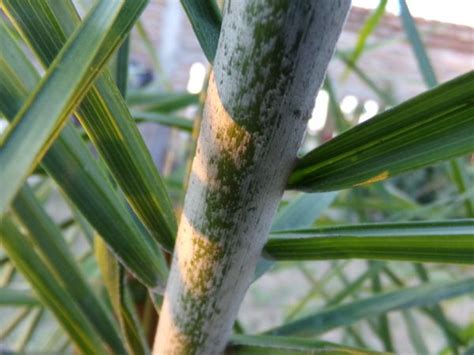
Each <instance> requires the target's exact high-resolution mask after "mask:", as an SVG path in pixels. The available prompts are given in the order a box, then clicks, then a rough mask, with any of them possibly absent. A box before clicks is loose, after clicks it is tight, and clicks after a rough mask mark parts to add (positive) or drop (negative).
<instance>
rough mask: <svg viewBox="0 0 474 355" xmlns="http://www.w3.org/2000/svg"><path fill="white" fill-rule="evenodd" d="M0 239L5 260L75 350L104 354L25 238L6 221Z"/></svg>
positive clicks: (0, 221) (89, 327) (0, 227)
mask: <svg viewBox="0 0 474 355" xmlns="http://www.w3.org/2000/svg"><path fill="white" fill-rule="evenodd" d="M0 237H1V239H2V245H3V247H4V248H5V251H6V252H7V254H8V256H9V257H10V258H11V260H12V261H13V262H14V264H15V265H16V267H17V268H18V269H19V270H20V272H21V273H22V274H23V275H24V276H25V278H26V279H27V280H28V281H29V283H30V284H31V286H32V287H33V289H34V291H35V293H36V294H37V296H38V297H39V299H40V300H41V302H42V303H43V304H44V305H45V306H46V307H48V308H49V309H50V310H51V311H52V312H53V313H54V315H55V316H56V318H57V319H58V321H59V322H60V323H61V325H62V326H63V327H64V329H65V331H66V332H67V333H68V334H69V336H70V338H71V339H72V340H73V341H74V342H75V343H76V345H77V346H78V347H79V349H81V350H82V351H83V352H84V353H86V354H97V353H105V349H104V347H103V345H102V341H101V339H100V338H99V336H98V334H96V332H95V330H94V328H93V327H92V325H91V324H90V323H89V322H88V321H87V319H86V318H85V317H84V315H83V314H82V312H81V311H80V310H79V308H78V307H77V305H76V304H75V302H74V301H73V300H72V298H71V296H70V295H69V294H68V293H67V292H66V291H65V290H64V289H63V286H62V285H61V284H60V283H59V282H58V280H57V279H56V278H55V277H54V276H52V275H51V272H50V270H49V269H48V268H47V267H46V265H44V263H43V262H42V260H41V258H40V257H39V256H38V255H37V254H36V253H35V252H34V250H33V249H32V248H31V246H30V244H29V242H28V240H27V239H26V237H25V236H24V235H22V234H21V233H20V232H19V231H18V229H17V228H16V226H15V224H14V223H13V222H12V221H11V220H10V219H9V218H7V217H4V218H2V219H0Z"/></svg>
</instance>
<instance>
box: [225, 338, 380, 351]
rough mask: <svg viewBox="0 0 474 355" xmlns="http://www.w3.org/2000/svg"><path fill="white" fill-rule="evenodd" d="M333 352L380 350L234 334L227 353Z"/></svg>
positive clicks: (313, 341) (297, 339) (309, 340)
mask: <svg viewBox="0 0 474 355" xmlns="http://www.w3.org/2000/svg"><path fill="white" fill-rule="evenodd" d="M295 353H298V354H299V353H304V354H315V353H316V354H328V355H329V354H333V355H343V354H347V355H363V354H381V353H379V352H374V351H368V350H363V349H357V348H352V347H348V346H344V345H338V344H334V343H330V342H327V341H321V340H314V339H306V338H295V337H283V336H265V335H234V336H232V338H231V340H230V344H229V346H228V348H227V351H226V354H248V355H250V354H252V355H253V354H295Z"/></svg>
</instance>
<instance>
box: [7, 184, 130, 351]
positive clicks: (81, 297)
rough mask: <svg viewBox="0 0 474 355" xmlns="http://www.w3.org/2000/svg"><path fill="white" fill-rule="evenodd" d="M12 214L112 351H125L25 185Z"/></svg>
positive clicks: (52, 223) (53, 229) (62, 239)
mask: <svg viewBox="0 0 474 355" xmlns="http://www.w3.org/2000/svg"><path fill="white" fill-rule="evenodd" d="M13 212H14V213H15V215H16V216H17V217H18V219H19V220H20V221H21V223H22V224H23V226H25V227H26V229H27V230H28V232H29V236H30V238H31V240H32V241H33V245H34V246H36V247H37V248H38V251H39V253H40V254H41V255H42V257H43V260H44V261H45V263H46V264H47V265H48V266H49V267H50V269H51V270H52V271H53V272H54V273H55V274H56V276H57V278H58V279H59V280H60V281H61V282H62V284H63V286H64V289H65V290H66V291H67V292H68V293H69V294H70V295H71V298H72V299H73V300H74V301H75V302H76V304H77V305H78V307H79V308H80V309H81V311H82V312H83V314H84V316H85V317H86V318H87V319H88V320H89V321H90V323H91V324H93V326H94V328H95V329H96V330H97V333H98V334H99V335H100V336H101V337H102V339H104V342H106V343H107V344H108V345H109V346H110V348H111V349H113V350H114V351H115V352H118V353H121V352H125V347H124V346H123V343H122V340H121V338H120V335H119V331H118V328H117V327H116V325H115V323H114V322H113V320H112V314H111V313H109V312H107V310H106V308H105V307H104V305H103V304H102V303H101V302H100V301H99V299H98V298H97V296H96V295H95V294H94V292H93V291H92V289H91V287H90V285H89V284H88V283H87V281H86V279H85V277H84V275H82V273H81V271H80V269H79V267H78V265H77V264H76V262H75V260H74V256H73V255H72V254H71V253H70V252H69V247H68V245H67V243H66V242H65V240H64V238H63V236H62V235H61V232H60V230H59V229H58V228H57V227H56V225H55V224H54V222H53V221H52V220H51V219H50V217H49V216H48V215H47V214H46V212H45V211H44V210H43V208H42V207H41V205H40V204H39V203H38V202H37V201H36V198H35V196H34V194H33V192H32V191H31V190H30V189H29V188H28V187H27V186H24V187H23V188H22V189H21V190H20V192H19V193H18V195H17V197H16V198H15V200H14V202H13Z"/></svg>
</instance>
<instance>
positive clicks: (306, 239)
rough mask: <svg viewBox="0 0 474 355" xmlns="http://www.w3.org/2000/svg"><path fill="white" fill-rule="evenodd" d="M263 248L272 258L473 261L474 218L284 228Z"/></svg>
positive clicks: (472, 262)
mask: <svg viewBox="0 0 474 355" xmlns="http://www.w3.org/2000/svg"><path fill="white" fill-rule="evenodd" d="M284 233H285V234H283V238H274V239H271V240H270V241H269V242H268V243H267V245H266V246H265V253H264V255H267V256H268V257H270V258H271V259H275V260H332V259H350V258H364V259H380V260H406V261H416V262H441V263H463V264H474V219H468V220H458V221H445V222H413V223H394V224H362V225H356V226H339V227H328V228H319V229H318V228H314V229H306V230H304V229H302V230H294V231H287V232H284Z"/></svg>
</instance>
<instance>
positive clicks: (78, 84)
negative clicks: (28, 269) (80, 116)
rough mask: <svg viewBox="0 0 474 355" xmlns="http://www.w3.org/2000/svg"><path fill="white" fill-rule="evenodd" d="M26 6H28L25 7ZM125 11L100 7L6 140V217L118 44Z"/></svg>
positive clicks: (0, 200)
mask: <svg viewBox="0 0 474 355" xmlns="http://www.w3.org/2000/svg"><path fill="white" fill-rule="evenodd" d="M21 3H22V6H24V5H26V4H25V1H21ZM137 3H138V2H137ZM123 5H124V3H122V2H121V1H118V0H117V1H101V2H100V3H98V5H97V6H96V7H95V8H94V9H93V10H92V11H91V13H90V14H89V16H87V18H86V19H85V20H84V23H83V24H82V26H81V29H80V31H77V32H75V34H74V36H72V37H71V39H70V40H69V41H68V42H67V44H66V45H65V46H64V48H63V49H62V50H61V52H60V53H59V54H58V56H57V57H56V59H55V60H54V62H53V63H52V64H51V66H50V68H49V69H48V71H47V72H46V75H45V77H44V78H43V79H42V80H41V82H40V84H39V85H38V87H37V88H36V90H35V91H34V92H33V94H32V95H31V96H30V98H29V100H28V101H27V103H26V104H25V105H24V106H23V107H22V109H21V110H20V112H19V113H18V114H17V116H16V117H15V119H14V120H13V122H12V123H11V125H9V126H8V128H7V131H6V133H5V134H4V136H3V137H2V140H1V148H2V149H1V151H0V166H2V170H1V172H0V182H1V184H2V189H3V191H4V193H2V194H1V195H0V214H3V213H4V212H5V211H6V209H7V208H8V206H9V204H10V202H11V200H12V199H13V197H14V196H15V194H16V192H17V191H18V189H19V188H20V187H21V185H22V184H23V182H24V181H25V179H26V177H27V176H28V174H29V172H31V171H32V170H33V169H34V167H35V166H36V164H38V162H39V160H40V159H41V158H42V156H43V155H44V154H45V153H46V150H47V148H48V147H49V145H51V143H52V142H53V140H54V138H55V136H56V135H57V134H58V133H59V131H60V129H61V128H62V125H63V124H64V122H65V121H66V118H67V117H68V115H69V114H70V113H71V111H72V110H73V108H74V106H75V105H76V104H77V102H78V101H80V100H81V98H82V97H83V96H84V94H85V93H86V91H87V89H88V88H89V86H90V85H91V84H92V81H93V80H94V79H95V77H96V76H97V74H98V73H99V70H100V68H101V67H102V66H103V65H104V64H105V63H106V60H107V59H108V57H109V56H110V55H111V54H112V51H113V50H114V49H115V48H116V46H117V44H118V43H119V40H120V38H121V35H122V30H123V28H124V24H123V23H121V22H117V17H118V15H119V14H120V11H123V10H124V6H123ZM25 7H26V6H25ZM28 8H29V6H28ZM127 15H128V14H127ZM125 29H126V28H125ZM110 33H113V34H115V39H114V38H111V37H110V35H109V34H110ZM117 35H118V36H117Z"/></svg>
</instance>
